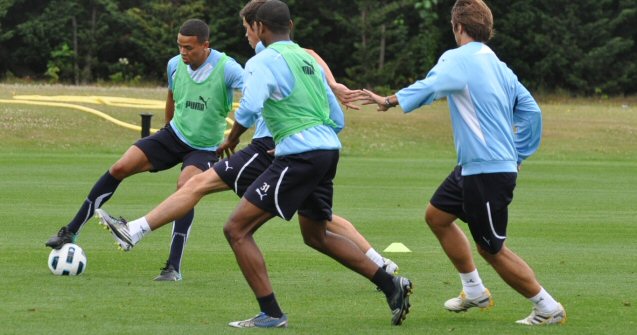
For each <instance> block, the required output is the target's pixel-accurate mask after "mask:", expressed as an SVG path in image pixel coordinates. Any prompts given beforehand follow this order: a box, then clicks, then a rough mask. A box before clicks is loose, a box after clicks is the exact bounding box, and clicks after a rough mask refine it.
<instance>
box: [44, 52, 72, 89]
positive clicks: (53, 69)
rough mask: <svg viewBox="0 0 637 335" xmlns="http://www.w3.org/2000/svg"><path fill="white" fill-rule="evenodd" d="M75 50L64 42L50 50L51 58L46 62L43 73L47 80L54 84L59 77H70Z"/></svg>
mask: <svg viewBox="0 0 637 335" xmlns="http://www.w3.org/2000/svg"><path fill="white" fill-rule="evenodd" d="M74 57H75V52H73V50H71V48H69V46H68V44H66V43H64V44H62V45H61V46H60V47H59V48H57V49H56V50H53V51H51V58H50V60H49V62H48V63H47V69H46V73H45V75H46V76H47V77H49V82H50V83H52V84H54V83H57V82H59V81H60V79H71V78H72V77H73V66H72V64H73V62H72V61H73V58H74Z"/></svg>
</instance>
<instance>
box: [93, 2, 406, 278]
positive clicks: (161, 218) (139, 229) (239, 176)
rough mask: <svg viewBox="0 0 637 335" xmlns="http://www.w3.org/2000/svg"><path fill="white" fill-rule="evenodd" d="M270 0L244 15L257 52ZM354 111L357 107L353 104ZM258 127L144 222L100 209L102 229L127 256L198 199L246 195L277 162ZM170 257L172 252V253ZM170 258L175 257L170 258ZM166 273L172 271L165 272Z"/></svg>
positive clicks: (366, 248) (338, 226)
mask: <svg viewBox="0 0 637 335" xmlns="http://www.w3.org/2000/svg"><path fill="white" fill-rule="evenodd" d="M266 1H269V0H253V1H250V2H249V3H248V4H247V5H246V6H245V7H244V8H243V9H242V10H241V12H240V16H241V17H242V20H243V25H244V27H245V29H246V37H247V39H248V43H249V44H250V46H251V47H252V48H255V49H256V50H257V51H261V50H263V49H264V47H263V44H261V43H260V42H259V38H258V36H256V32H255V31H254V30H252V28H251V24H252V22H254V18H255V15H256V11H257V10H258V8H259V7H260V6H261V5H262V4H263V3H264V2H266ZM310 54H311V55H312V56H313V57H315V58H317V61H318V62H319V63H322V64H323V65H322V66H321V67H322V68H323V69H324V71H325V73H326V77H327V78H329V79H328V82H329V83H330V87H332V88H333V90H334V91H338V92H340V96H341V97H343V100H347V99H348V98H355V97H356V96H357V95H358V94H359V92H353V91H351V90H349V89H348V88H347V87H346V86H344V85H342V84H339V83H337V82H336V81H335V79H334V76H332V75H331V71H330V69H329V67H328V66H327V64H325V62H323V61H322V59H321V58H320V56H318V55H317V54H316V53H313V52H312V53H310ZM343 100H342V101H343ZM345 104H346V105H347V102H345ZM350 107H351V108H358V107H357V106H355V105H354V106H350ZM255 124H256V131H255V133H254V136H253V138H252V143H251V144H250V145H248V146H247V147H246V148H244V149H243V150H241V151H239V152H237V153H235V154H234V155H232V156H230V157H228V158H227V159H225V160H222V161H219V162H217V163H215V164H214V166H213V168H212V169H209V170H206V171H205V172H203V173H201V174H199V175H197V176H195V177H193V178H191V179H190V180H189V181H188V182H187V183H186V184H185V185H184V186H183V187H181V188H180V189H179V190H177V192H175V193H174V194H173V195H171V196H170V197H169V198H167V199H166V200H165V201H163V202H162V203H161V204H160V205H159V206H157V207H156V208H154V209H153V210H152V211H150V212H149V213H148V214H146V215H145V216H144V217H141V218H139V219H136V220H133V221H130V222H128V223H126V222H125V220H123V219H116V218H114V217H113V216H111V215H109V214H108V213H107V212H106V211H104V210H103V209H100V210H97V211H96V215H97V216H98V217H99V219H100V221H101V222H102V223H103V224H105V225H107V226H108V227H109V229H110V230H111V232H112V233H113V237H114V238H115V240H116V241H117V242H118V243H119V245H120V248H121V249H123V250H126V251H128V250H130V249H131V248H132V247H134V246H135V245H136V244H137V243H139V241H141V239H142V238H143V237H144V236H146V235H148V234H150V233H151V232H152V231H155V230H156V229H158V228H159V227H161V226H163V225H165V224H167V223H168V222H172V221H174V220H176V219H178V218H180V217H182V216H183V215H185V214H186V213H188V212H189V211H190V210H191V209H192V208H194V207H195V205H196V204H197V203H198V202H199V200H201V198H203V197H204V196H205V195H207V194H210V193H215V192H221V191H226V190H230V189H232V190H233V191H234V192H235V193H236V194H237V195H239V196H240V197H241V196H243V194H244V192H245V190H246V188H247V187H248V186H249V185H250V184H251V183H252V182H253V181H254V180H255V179H256V178H257V177H258V176H259V175H261V173H262V172H263V171H265V169H267V167H268V166H270V164H272V161H273V160H274V156H273V155H272V154H270V153H268V152H269V151H271V150H273V149H274V140H273V139H272V135H271V134H270V132H269V131H268V129H267V127H265V125H264V123H263V119H262V118H261V117H258V118H257V120H256V121H255ZM327 227H328V230H329V231H331V232H333V233H336V234H339V235H343V236H345V237H347V238H349V239H350V240H352V242H354V243H355V244H356V245H357V246H358V247H359V248H360V249H361V250H362V251H363V252H364V253H365V255H366V256H367V257H368V258H370V259H371V260H372V261H374V263H376V264H377V265H378V266H380V267H382V268H383V269H384V270H385V271H387V272H388V273H391V274H394V273H396V272H397V271H398V265H396V263H394V262H393V261H391V260H390V259H387V258H384V257H382V256H381V255H380V254H379V253H378V252H377V251H376V250H375V249H374V248H372V246H371V245H370V244H369V242H368V241H367V240H366V239H365V238H364V237H363V236H362V235H361V234H360V233H359V232H358V230H356V228H354V226H353V225H352V224H351V223H350V222H349V221H347V220H346V219H344V218H342V217H340V216H337V215H333V216H332V221H330V223H329V224H328V225H327ZM172 252H173V251H172V250H171V253H172ZM181 255H182V254H181V253H179V256H181ZM171 259H175V258H174V257H172V256H171ZM176 263H177V264H179V263H181V258H178V261H177V262H176ZM171 271H173V273H172V274H169V273H165V276H164V277H168V276H170V278H172V280H180V279H181V278H182V276H181V272H176V271H175V270H174V269H171ZM164 272H168V271H167V270H164Z"/></svg>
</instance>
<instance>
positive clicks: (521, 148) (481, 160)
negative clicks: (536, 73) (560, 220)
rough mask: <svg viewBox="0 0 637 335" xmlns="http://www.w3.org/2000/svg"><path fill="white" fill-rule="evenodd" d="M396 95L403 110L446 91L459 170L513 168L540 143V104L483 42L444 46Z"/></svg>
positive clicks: (442, 95)
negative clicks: (434, 60) (435, 59)
mask: <svg viewBox="0 0 637 335" xmlns="http://www.w3.org/2000/svg"><path fill="white" fill-rule="evenodd" d="M396 97H397V98H398V102H399V104H400V107H401V108H402V109H403V110H404V111H405V113H408V112H411V111H413V110H414V109H416V108H418V107H420V106H422V105H428V104H431V103H432V102H433V101H434V100H436V99H440V98H443V97H447V100H448V103H449V110H450V114H451V123H452V126H453V134H454V142H455V146H456V152H457V154H458V164H459V165H460V166H462V175H465V176H466V175H473V174H479V173H496V172H517V167H518V165H519V164H521V163H522V161H523V160H524V159H526V158H528V157H529V156H531V155H532V154H533V153H534V152H535V151H536V150H537V149H538V147H539V146H540V139H541V136H542V113H541V111H540V107H539V106H538V105H537V103H536V102H535V99H533V97H532V96H531V94H530V93H529V91H528V90H527V89H526V88H525V87H524V86H523V85H522V84H521V83H520V82H519V81H518V78H517V76H516V75H515V74H514V73H513V71H511V70H510V69H509V68H508V67H507V66H506V64H504V63H503V62H501V61H500V60H499V59H498V57H497V56H496V55H495V53H494V52H493V51H492V50H491V49H490V48H489V47H488V46H486V45H485V44H483V43H480V42H470V43H467V44H465V45H463V46H461V47H459V48H456V49H452V50H448V51H447V52H445V53H444V54H443V55H442V56H441V57H440V59H439V60H438V64H436V66H434V67H433V68H432V69H431V71H429V73H428V74H427V76H426V77H425V78H424V79H422V80H419V81H417V82H415V83H414V84H412V85H411V86H409V87H406V88H403V89H402V90H400V91H398V92H397V93H396Z"/></svg>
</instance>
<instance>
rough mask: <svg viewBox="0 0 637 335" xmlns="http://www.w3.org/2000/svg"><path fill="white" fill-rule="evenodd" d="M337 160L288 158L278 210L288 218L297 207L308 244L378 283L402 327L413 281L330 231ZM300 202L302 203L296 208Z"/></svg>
mask: <svg viewBox="0 0 637 335" xmlns="http://www.w3.org/2000/svg"><path fill="white" fill-rule="evenodd" d="M338 160H339V153H338V151H330V150H327V151H315V152H309V153H306V154H303V155H298V156H297V157H294V159H289V160H288V162H289V163H288V164H289V169H288V171H287V172H288V173H289V176H285V178H281V184H285V185H286V186H285V189H284V190H278V191H279V192H278V193H279V194H281V192H283V193H284V194H286V195H287V197H286V195H283V196H277V197H278V207H279V208H280V211H281V213H282V214H283V216H284V217H288V218H289V217H291V215H292V214H293V213H294V211H295V209H296V208H298V217H299V224H300V226H301V234H302V235H303V240H304V241H305V243H306V244H307V245H309V246H310V247H312V248H314V249H316V250H318V251H319V252H321V253H323V254H325V255H328V256H330V257H331V258H333V259H335V260H336V261H338V262H339V263H341V264H343V265H344V266H346V267H348V268H349V269H351V270H353V271H355V272H356V273H358V274H360V275H362V276H364V277H365V278H367V279H369V280H370V281H371V282H373V283H374V284H376V287H378V288H380V290H381V291H383V293H384V294H385V296H386V298H387V303H388V304H389V307H390V310H391V311H392V320H391V322H392V324H393V325H400V324H402V322H403V320H404V319H405V318H406V315H407V313H409V307H410V304H409V295H410V294H411V288H412V284H411V282H410V281H409V280H408V279H406V278H402V277H394V276H393V275H392V274H390V273H387V272H385V271H384V270H383V269H382V268H381V267H380V266H378V265H376V264H375V263H374V262H373V261H372V260H371V259H369V258H367V257H366V256H365V254H364V253H363V251H362V250H361V249H360V248H359V247H358V246H357V245H356V244H355V243H354V242H352V241H351V240H350V239H348V238H347V237H344V236H341V235H338V234H334V233H332V232H329V231H327V222H328V221H329V220H331V219H332V199H333V192H334V190H333V179H334V176H335V175H336V168H337V165H338ZM275 162H276V160H275ZM290 195H291V196H290ZM298 199H301V200H302V202H301V203H300V204H299V205H296V204H295V202H296V201H298ZM286 214H287V215H286Z"/></svg>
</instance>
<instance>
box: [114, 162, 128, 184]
mask: <svg viewBox="0 0 637 335" xmlns="http://www.w3.org/2000/svg"><path fill="white" fill-rule="evenodd" d="M109 172H110V173H111V175H112V176H113V177H115V178H116V179H118V180H122V179H124V178H126V177H128V176H130V175H131V174H132V169H131V168H130V167H129V166H128V165H127V164H124V163H122V162H121V161H118V162H116V163H115V164H113V166H111V168H110V169H109Z"/></svg>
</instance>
